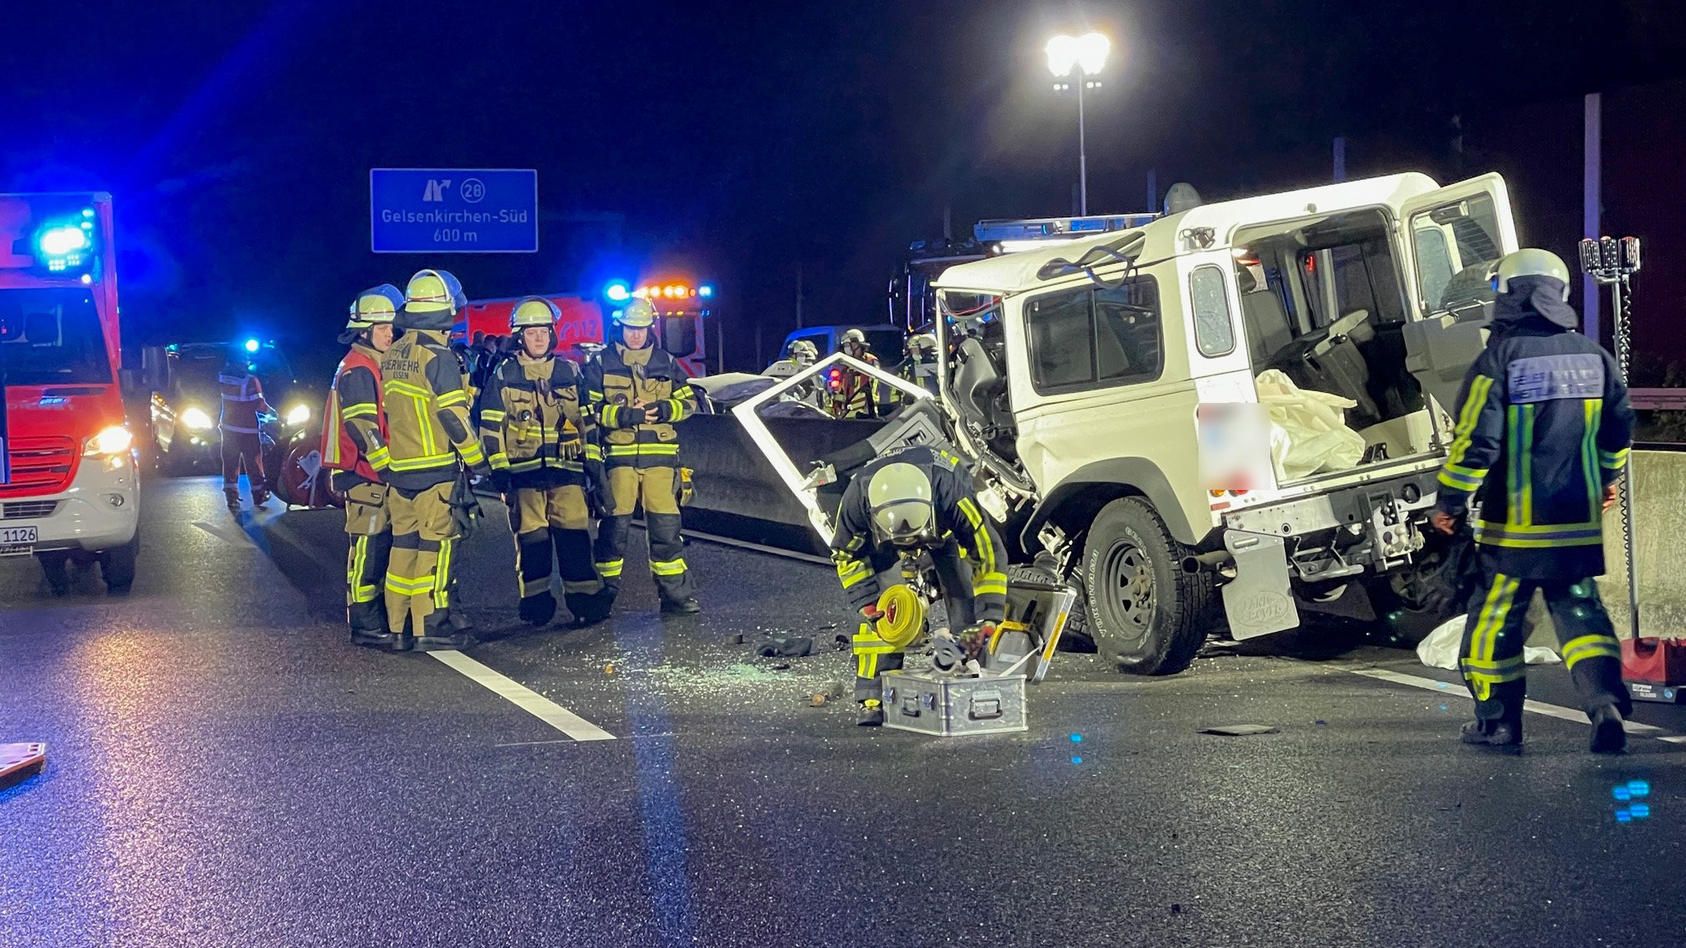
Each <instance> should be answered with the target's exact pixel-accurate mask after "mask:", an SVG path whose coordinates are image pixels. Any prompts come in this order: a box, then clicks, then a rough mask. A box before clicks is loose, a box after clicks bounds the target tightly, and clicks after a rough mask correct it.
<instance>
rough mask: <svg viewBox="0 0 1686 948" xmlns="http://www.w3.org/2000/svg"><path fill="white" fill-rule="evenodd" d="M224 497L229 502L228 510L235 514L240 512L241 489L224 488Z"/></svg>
mask: <svg viewBox="0 0 1686 948" xmlns="http://www.w3.org/2000/svg"><path fill="white" fill-rule="evenodd" d="M222 495H223V497H224V498H226V499H227V500H228V509H229V510H231V511H233V512H234V513H239V512H240V489H239V488H238V487H224V488H223V489H222Z"/></svg>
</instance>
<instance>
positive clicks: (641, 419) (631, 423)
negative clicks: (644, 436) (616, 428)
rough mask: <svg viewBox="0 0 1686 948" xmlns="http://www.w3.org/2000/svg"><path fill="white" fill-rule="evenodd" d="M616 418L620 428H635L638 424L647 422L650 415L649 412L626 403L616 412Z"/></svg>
mask: <svg viewBox="0 0 1686 948" xmlns="http://www.w3.org/2000/svg"><path fill="white" fill-rule="evenodd" d="M616 420H618V421H619V422H620V426H621V427H622V428H636V427H638V426H639V425H642V424H647V423H649V420H650V416H649V412H647V411H645V410H644V409H642V408H634V407H632V406H630V405H628V406H626V407H624V408H622V409H621V410H620V411H619V412H617V413H616Z"/></svg>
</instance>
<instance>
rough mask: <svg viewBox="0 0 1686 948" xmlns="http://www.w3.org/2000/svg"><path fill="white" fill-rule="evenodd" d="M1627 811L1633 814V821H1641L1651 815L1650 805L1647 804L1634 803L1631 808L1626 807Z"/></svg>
mask: <svg viewBox="0 0 1686 948" xmlns="http://www.w3.org/2000/svg"><path fill="white" fill-rule="evenodd" d="M1627 811H1628V812H1629V813H1631V814H1633V818H1634V819H1636V820H1643V819H1645V818H1647V817H1649V816H1650V815H1651V805H1650V804H1648V803H1635V804H1634V805H1633V806H1630V807H1628V808H1627Z"/></svg>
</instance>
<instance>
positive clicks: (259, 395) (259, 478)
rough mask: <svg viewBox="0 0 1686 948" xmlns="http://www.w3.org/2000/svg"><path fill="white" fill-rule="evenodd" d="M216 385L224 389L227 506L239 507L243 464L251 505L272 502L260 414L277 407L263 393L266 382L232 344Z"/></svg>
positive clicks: (224, 490)
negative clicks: (262, 381)
mask: <svg viewBox="0 0 1686 948" xmlns="http://www.w3.org/2000/svg"><path fill="white" fill-rule="evenodd" d="M217 388H218V389H219V390H220V391H221V393H222V414H221V416H220V417H219V418H218V420H217V427H218V429H220V433H221V434H222V493H223V496H224V497H225V498H226V499H227V500H228V509H229V510H233V511H236V512H238V511H239V510H240V468H241V467H242V465H244V467H245V468H246V481H247V483H248V484H249V485H250V486H251V489H252V506H254V507H262V506H263V505H264V504H267V503H269V480H268V479H267V478H266V477H265V476H264V470H263V438H262V435H261V434H260V433H259V430H260V428H261V426H262V424H263V420H262V419H261V418H259V417H258V416H259V415H273V414H275V409H273V408H271V407H269V402H267V401H265V400H264V397H263V383H261V382H259V381H258V377H257V376H256V375H253V374H252V370H251V368H250V367H248V366H247V364H246V357H245V356H244V355H242V354H241V352H240V350H239V349H237V348H235V347H233V346H230V347H229V349H228V359H227V360H226V361H225V362H224V363H223V367H222V368H221V369H220V370H218V371H217Z"/></svg>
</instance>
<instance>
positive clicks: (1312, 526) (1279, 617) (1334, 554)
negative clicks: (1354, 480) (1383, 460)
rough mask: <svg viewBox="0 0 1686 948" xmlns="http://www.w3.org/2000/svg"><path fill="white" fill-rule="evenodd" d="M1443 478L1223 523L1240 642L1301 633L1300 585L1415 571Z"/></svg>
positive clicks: (1397, 480) (1405, 480) (1252, 512)
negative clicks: (1287, 632)
mask: <svg viewBox="0 0 1686 948" xmlns="http://www.w3.org/2000/svg"><path fill="white" fill-rule="evenodd" d="M1437 475H1438V470H1437V469H1436V470H1421V471H1413V472H1409V473H1405V474H1401V475H1399V476H1397V477H1391V478H1387V479H1385V480H1376V481H1371V482H1368V483H1364V484H1357V485H1354V486H1352V487H1346V488H1341V489H1337V490H1333V491H1329V492H1327V493H1320V494H1315V495H1312V496H1309V497H1301V498H1298V499H1295V500H1290V501H1284V502H1282V503H1278V504H1266V505H1262V506H1259V507H1250V508H1247V509H1244V510H1238V511H1235V512H1233V513H1230V514H1227V515H1225V517H1224V529H1223V533H1222V536H1223V541H1224V549H1225V551H1226V552H1227V553H1228V554H1229V558H1230V559H1231V560H1233V569H1234V574H1235V576H1234V579H1232V580H1230V581H1229V582H1228V583H1226V584H1225V585H1224V587H1223V590H1222V593H1223V598H1224V610H1225V612H1226V613H1227V614H1228V617H1229V625H1230V632H1231V634H1232V635H1234V636H1235V638H1237V639H1246V638H1252V637H1253V636H1258V635H1267V634H1269V633H1272V632H1281V631H1284V630H1286V629H1292V628H1296V627H1298V626H1299V624H1300V618H1299V608H1298V606H1297V605H1296V604H1295V602H1294V597H1293V589H1294V586H1295V584H1321V583H1338V582H1340V581H1343V580H1347V579H1351V578H1355V577H1358V576H1361V575H1364V574H1370V575H1382V574H1385V573H1387V572H1389V571H1390V570H1393V569H1397V568H1402V567H1407V566H1410V565H1411V564H1412V563H1413V561H1414V558H1415V556H1416V554H1417V553H1418V551H1420V550H1421V549H1422V548H1423V545H1424V535H1425V528H1424V524H1426V522H1427V521H1428V516H1429V513H1430V512H1431V511H1432V510H1433V509H1434V501H1435V489H1436V484H1437V480H1436V478H1437Z"/></svg>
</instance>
